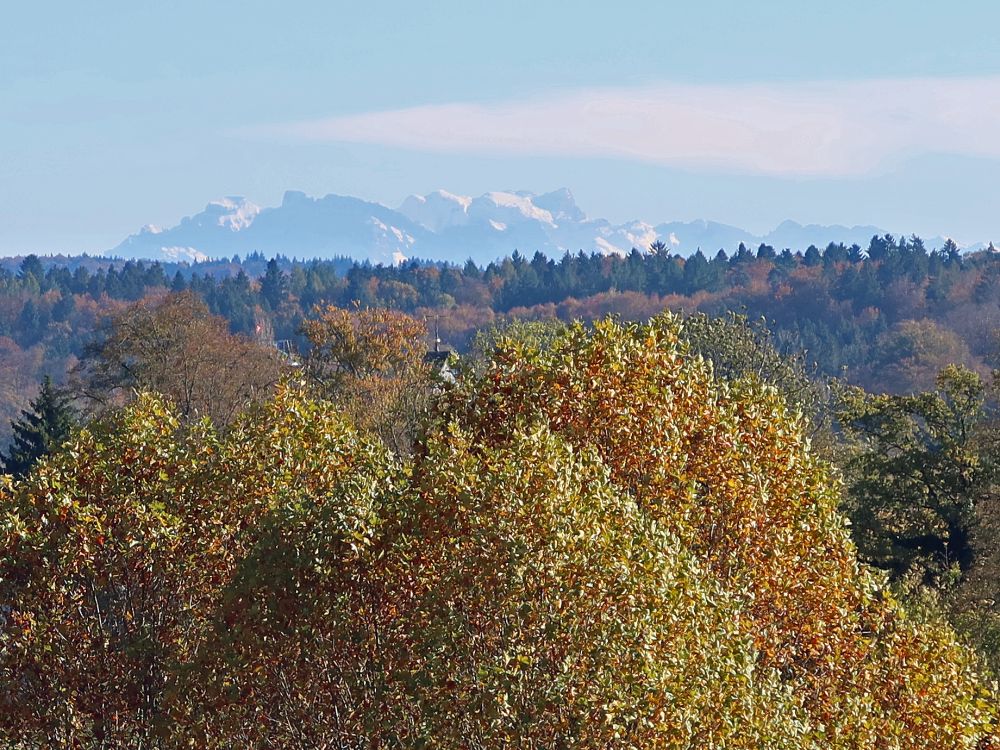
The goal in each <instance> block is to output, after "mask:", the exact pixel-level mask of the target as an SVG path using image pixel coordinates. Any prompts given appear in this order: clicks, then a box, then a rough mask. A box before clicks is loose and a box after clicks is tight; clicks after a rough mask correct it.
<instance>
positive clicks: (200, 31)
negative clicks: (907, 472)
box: [0, 0, 1000, 255]
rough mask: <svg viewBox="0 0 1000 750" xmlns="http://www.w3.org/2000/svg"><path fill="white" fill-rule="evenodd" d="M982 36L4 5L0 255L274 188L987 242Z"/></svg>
mask: <svg viewBox="0 0 1000 750" xmlns="http://www.w3.org/2000/svg"><path fill="white" fill-rule="evenodd" d="M998 27H1000V4H998V3H995V2H987V1H983V2H979V1H978V0H964V1H963V0H955V2H953V3H951V4H948V5H946V4H940V3H933V4H932V3H914V2H912V0H906V1H903V0H866V2H856V1H855V0H842V1H841V2H838V3H819V2H811V1H808V0H796V1H795V2H792V1H786V0H761V2H757V3H748V2H745V0H739V1H737V0H725V1H724V0H701V2H698V3H694V2H671V1H668V0H659V1H657V2H653V1H648V2H635V1H629V0H618V1H617V2H614V3H608V2H590V1H589V0H575V2H568V1H567V2H562V1H561V0H533V1H532V2H528V1H526V0H504V2H489V3H484V2H472V1H471V0H470V1H467V2H453V1H452V0H433V1H432V2H425V3H414V2H412V0H408V1H407V2H382V1H380V0H368V1H367V2H350V3H348V2H343V1H342V0H309V1H306V0H284V1H283V2H280V3H279V2H260V1H257V0H243V1H242V2H230V1H229V0H213V2H211V3H205V2H203V1H202V2H191V1H189V0H172V2H170V3H154V2H151V1H150V0H130V1H129V2H122V1H119V0H101V1H100V2H96V3H81V2H78V0H77V1H74V2H63V1H62V0H59V1H52V0H49V1H47V0H35V2H32V3H27V2H23V0H21V2H11V3H7V4H5V7H4V10H3V14H2V23H0V255H12V254H19V253H23V252H39V253H55V252H71V253H72V252H76V253H78V252H92V253H93V252H99V251H102V250H107V249H108V248H111V247H113V246H115V245H117V244H118V243H119V242H120V241H121V240H122V239H123V238H124V237H125V236H126V235H128V234H130V233H132V232H135V231H137V230H138V228H139V227H141V226H142V225H144V224H147V223H152V224H157V225H161V226H170V225H173V224H176V223H177V222H178V221H179V220H180V219H181V218H182V217H183V216H186V215H190V214H193V213H197V212H198V211H199V210H201V208H202V207H203V206H204V205H205V204H206V203H208V202H209V201H212V200H215V199H218V198H220V197H223V196H227V195H242V196H246V197H247V198H249V199H250V200H252V201H254V202H256V203H259V204H261V205H276V204H277V203H279V202H280V200H281V196H282V194H283V193H284V191H286V190H302V191H305V192H306V193H309V194H311V195H317V196H319V195H325V194H327V193H338V194H343V195H354V196H358V197H361V198H365V199H369V200H375V201H379V202H381V203H384V204H386V205H390V206H396V205H398V204H399V203H400V202H401V201H402V200H403V199H404V198H405V197H406V196H407V195H408V194H410V193H427V192H430V191H431V190H435V189H439V188H441V189H445V190H448V191H450V192H453V193H460V194H466V195H479V194H481V193H484V192H487V191H490V190H531V191H534V192H538V193H541V192H547V191H549V190H553V189H556V188H559V187H568V188H569V189H570V190H572V192H573V193H574V195H575V196H576V199H577V202H578V204H579V205H580V207H581V208H582V209H583V210H584V211H585V212H587V213H588V214H590V215H592V216H601V217H604V218H608V219H610V220H612V221H615V222H621V221H626V220H630V219H643V220H646V221H650V222H654V223H657V222H662V221H689V220H694V219H709V220H715V221H721V222H725V223H729V224H734V225H737V226H740V227H743V228H744V229H747V230H749V231H751V232H755V233H764V232H766V231H767V230H769V229H771V228H773V227H774V226H776V225H777V224H778V223H780V222H781V221H782V220H784V219H793V220H796V221H799V222H802V223H822V224H833V223H838V224H846V225H856V224H872V225H876V226H880V227H884V228H886V229H887V230H889V231H893V232H897V233H906V234H910V233H916V234H919V235H921V236H924V237H933V236H938V235H945V236H952V237H955V238H956V239H957V240H959V241H960V242H966V243H972V242H979V241H987V240H991V239H993V240H1000V211H998V209H1000V180H998V179H997V173H998V166H1000V44H997V43H996V41H995V33H994V32H995V30H996V29H997V28H998Z"/></svg>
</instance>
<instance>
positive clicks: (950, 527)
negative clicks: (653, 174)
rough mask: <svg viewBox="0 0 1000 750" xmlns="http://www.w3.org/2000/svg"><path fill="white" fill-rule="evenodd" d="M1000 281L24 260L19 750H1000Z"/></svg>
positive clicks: (13, 549)
mask: <svg viewBox="0 0 1000 750" xmlns="http://www.w3.org/2000/svg"><path fill="white" fill-rule="evenodd" d="M998 280H1000V255H998V254H997V253H996V252H994V251H993V250H992V248H990V249H989V250H987V251H983V252H979V253H975V254H969V255H963V254H961V253H960V252H959V251H958V249H957V247H955V246H954V245H953V244H950V243H949V245H947V246H946V247H945V248H943V249H942V250H940V251H937V250H935V251H928V250H927V249H926V248H925V247H924V246H923V243H922V242H921V241H920V240H919V239H918V238H916V237H911V238H909V239H905V238H894V237H891V236H885V237H874V238H873V239H872V241H871V243H870V245H869V246H868V247H867V248H861V247H858V246H853V247H844V246H840V245H831V246H828V247H827V248H825V249H822V250H820V249H817V248H814V247H810V248H808V249H806V250H805V251H803V252H791V251H789V250H783V251H780V252H778V251H776V250H775V249H774V248H770V247H768V246H766V245H762V246H760V247H759V248H757V249H755V250H750V249H747V248H745V247H742V246H741V247H740V248H739V250H738V251H737V252H735V253H734V254H733V255H732V256H731V257H730V256H728V255H727V254H726V253H724V252H722V251H720V252H719V253H717V254H716V255H714V256H713V257H711V258H708V257H706V256H705V255H703V254H702V253H700V252H699V253H696V254H695V255H693V256H691V257H690V258H682V257H679V256H676V255H674V254H672V253H671V252H670V251H669V248H667V247H666V246H664V245H662V244H655V245H653V246H652V247H650V248H648V249H647V250H646V251H638V250H636V251H633V253H631V254H630V255H627V256H624V257H619V256H602V255H586V254H582V253H580V254H576V255H572V254H567V255H565V256H564V257H563V258H561V259H558V260H550V259H547V258H545V257H544V256H542V255H541V254H535V255H534V256H533V257H532V258H530V259H528V258H527V257H525V256H522V255H521V254H519V253H514V254H513V255H512V256H510V257H507V258H504V259H502V260H500V261H497V262H495V263H492V264H490V265H488V266H487V267H485V268H481V267H478V266H476V265H475V264H473V263H468V264H466V265H465V266H464V267H454V266H447V265H442V264H435V263H425V262H418V261H411V262H408V263H405V264H403V265H401V266H393V267H383V266H370V265H363V264H353V263H350V262H349V261H346V260H343V259H341V260H336V261H329V262H324V261H310V262H301V261H294V260H289V259H287V258H272V259H266V258H264V257H262V256H260V255H259V254H253V255H251V256H249V257H247V258H245V259H239V258H234V259H232V260H229V261H221V262H213V263H208V264H199V265H196V266H176V267H171V266H165V265H161V264H156V263H152V264H146V263H141V262H131V261H128V262H125V261H108V260H103V259H94V258H80V259H62V258H38V257H35V256H28V257H26V258H19V259H14V260H12V261H10V262H9V263H8V265H7V266H6V269H5V270H0V305H2V306H3V312H2V314H0V325H2V326H4V328H3V330H0V347H2V353H0V368H2V369H3V374H2V377H0V383H2V384H3V388H4V392H3V393H2V394H0V397H2V399H3V409H4V410H5V411H4V413H3V415H0V416H2V417H3V418H4V421H5V424H6V423H9V424H10V430H9V431H8V433H7V439H6V447H5V448H3V449H2V450H0V461H2V468H3V471H4V473H3V474H0V738H3V741H4V742H6V743H7V745H8V746H11V747H14V748H21V747H24V748H34V747H71V746H77V747H87V748H90V747H93V748H126V747H142V748H172V747H182V746H183V747H191V746H196V747H219V748H222V747H329V748H359V747H370V748H413V747H428V748H429V747H437V748H455V750H458V749H460V748H463V749H464V748H505V747H510V748H515V747H517V748H522V747H523V748H583V749H586V748H595V749H596V748H622V749H623V750H624V748H678V749H680V748H692V747H718V748H747V749H748V750H749V749H750V748H761V747H766V748H816V750H819V749H820V748H843V749H844V750H846V749H847V748H870V749H871V750H881V749H882V748H942V749H944V748H969V749H970V750H971V749H977V750H989V749H990V748H997V747H1000V715H998V698H1000V689H998V684H997V678H998V677H1000V607H998V602H1000V545H998V543H997V541H996V540H997V539H998V538H1000V536H998V532H1000V474H998V471H1000V418H998V417H1000V411H998V398H997V390H996V382H995V380H994V377H993V374H992V370H993V367H994V366H995V365H996V364H997V360H998V357H1000V350H998V348H997V346H998V339H997V337H996V334H997V329H1000V287H998V284H997V281H998ZM994 321H997V322H994ZM437 339H441V340H442V341H443V344H444V345H445V348H446V349H450V350H453V351H451V352H450V353H442V352H437V351H436V350H437V349H438V348H439V347H438V346H437V345H436V340H437Z"/></svg>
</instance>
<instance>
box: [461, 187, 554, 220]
mask: <svg viewBox="0 0 1000 750" xmlns="http://www.w3.org/2000/svg"><path fill="white" fill-rule="evenodd" d="M469 214H470V215H472V216H473V217H478V218H483V219H485V220H487V221H489V220H490V219H493V220H494V221H499V222H501V223H504V224H511V223H514V222H518V221H536V222H540V223H542V224H548V225H549V226H551V227H555V226H556V223H555V221H554V220H553V218H552V213H551V212H550V211H546V210H545V209H544V208H539V207H538V206H536V205H535V204H534V203H532V196H531V194H530V193H521V194H518V193H506V192H493V193H486V194H485V195H482V196H480V197H479V198H476V199H475V200H474V201H472V204H471V205H470V206H469Z"/></svg>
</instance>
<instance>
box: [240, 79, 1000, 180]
mask: <svg viewBox="0 0 1000 750" xmlns="http://www.w3.org/2000/svg"><path fill="white" fill-rule="evenodd" d="M254 132H255V133H256V134H257V135H264V134H266V135H270V136H275V135H277V136H281V137H291V138H293V139H296V140H304V141H313V142H346V143H364V144H378V145H384V146H392V147H399V148H407V149H414V150H422V151H433V152H442V153H470V154H501V155H502V154H510V155H546V156H579V157H595V156H596V157H617V158H627V159H633V160H637V161H643V162H652V163H659V164H666V165H675V166H681V167H687V168H692V169H706V168H708V169H714V170H722V171H738V172H749V173H760V174H772V175H791V176H795V175H801V176H850V175H860V174H865V173H869V172H872V171H875V170H878V169H880V168H882V167H884V166H885V165H886V164H888V163H891V162H893V161H896V160H898V159H900V158H904V157H907V156H913V155H919V154H924V153H949V154H961V155H969V156H982V157H990V158H1000V77H983V78H928V79H886V80H870V81H855V82H840V83H830V82H818V83H788V84H755V85H680V84H670V85H659V86H646V87H637V88H605V89H588V90H580V91H576V92H569V93H559V94H555V95H551V96H547V97H534V98H528V99H522V100H511V101H505V102H500V103H496V104H490V105H481V104H463V103H454V104H444V105H430V106H419V107H410V108H406V109H397V110H391V111H383V112H368V113H363V114H354V115H346V116H337V117H330V118H325V119H319V120H310V121H303V122H293V123H285V124H279V125H274V126H267V127H263V128H255V129H254Z"/></svg>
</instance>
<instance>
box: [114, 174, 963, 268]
mask: <svg viewBox="0 0 1000 750" xmlns="http://www.w3.org/2000/svg"><path fill="white" fill-rule="evenodd" d="M876 234H878V235H883V234H885V231H884V230H882V229H880V228H878V227H874V226H855V227H844V226H836V225H835V226H819V225H807V226H803V225H801V224H798V223H796V222H794V221H785V222H783V223H782V224H780V225H779V226H778V227H776V228H775V229H774V230H772V231H771V232H769V233H768V234H766V235H763V236H757V235H754V234H752V233H750V232H747V231H746V230H743V229H740V228H739V227H734V226H729V225H726V224H719V223H716V222H711V221H692V222H676V221H675V222H665V223H661V224H656V225H653V224H649V223H647V222H644V221H638V220H637V221H631V222H626V223H623V224H612V223H611V222H609V221H608V220H607V219H592V218H589V217H587V215H586V214H585V213H584V212H583V211H582V210H581V209H580V207H579V206H578V205H577V204H576V201H575V200H574V198H573V194H572V193H571V192H570V191H569V190H568V189H566V188H562V189H559V190H555V191H553V192H550V193H543V194H541V195H538V194H535V193H530V192H527V191H516V192H499V191H498V192H489V193H485V194H483V195H481V196H479V197H476V198H473V197H468V196H461V195H455V194H452V193H448V192H446V191H444V190H437V191H434V192H432V193H428V194H427V195H411V196H409V197H408V198H407V199H406V200H404V201H403V203H402V204H401V205H400V206H399V208H397V209H392V208H389V207H387V206H383V205H382V204H380V203H374V202H371V201H365V200H361V199H360V198H353V197H350V196H342V195H332V194H331V195H327V196H325V197H323V198H312V197H309V196H307V195H306V194H305V193H302V192H298V191H289V192H287V193H285V196H284V198H283V200H282V202H281V205H280V206H275V207H270V208H263V207H260V206H258V205H256V204H254V203H252V202H250V201H248V200H247V199H246V198H243V197H240V196H231V197H227V198H224V199H222V200H219V201H213V202H212V203H209V204H208V206H206V207H205V209H204V210H203V211H202V212H201V213H198V214H195V215H194V216H189V217H186V218H184V219H182V220H181V222H180V223H179V224H178V225H177V226H174V227H170V228H165V229H164V228H159V227H155V226H145V227H143V228H142V229H141V230H140V231H139V232H138V233H136V234H133V235H131V236H129V237H128V238H126V239H125V240H124V241H123V242H122V243H120V244H119V245H118V246H116V247H114V248H112V249H111V250H109V251H108V253H109V254H111V255H115V256H119V257H125V258H136V259H138V258H146V259H155V260H168V261H178V260H189V261H203V260H207V259H209V258H221V257H228V256H231V255H235V254H240V255H246V254H247V253H251V252H254V251H258V252H261V253H264V254H265V255H276V254H284V255H287V256H292V257H298V258H330V257H342V256H348V257H352V258H355V259H357V260H361V261H365V260H368V261H371V262H373V263H387V264H388V263H399V262H401V261H403V260H406V259H408V258H414V257H418V258H423V259H427V260H441V261H449V262H455V263H462V262H464V261H466V260H467V259H469V258H472V259H473V260H474V261H476V262H477V263H488V262H490V261H492V260H495V259H496V258H498V257H501V256H504V255H509V254H510V253H511V252H513V251H514V250H519V251H521V252H522V253H524V254H531V253H534V252H535V251H536V250H537V251H541V252H543V253H545V254H546V255H548V256H549V257H558V256H561V255H563V254H564V253H566V252H573V253H575V252H577V251H580V250H582V251H584V252H588V253H589V252H595V251H596V252H601V253H618V254H624V253H628V252H630V251H631V249H632V248H633V247H635V248H638V249H640V250H645V249H646V248H648V247H649V245H650V244H652V243H653V242H655V241H657V240H659V241H662V242H663V243H664V244H666V245H668V246H669V247H670V248H671V249H672V250H673V251H674V252H676V253H678V254H680V255H690V254H692V253H694V252H695V251H696V250H697V249H699V248H700V249H701V250H702V251H703V252H704V253H706V254H707V255H709V254H715V253H716V252H717V251H718V250H719V249H725V250H726V251H727V252H731V251H733V250H735V249H736V248H737V247H738V246H739V244H740V243H741V242H743V243H744V244H746V245H747V246H748V247H751V248H756V247H757V246H758V245H759V244H760V243H762V242H763V243H766V244H768V245H772V246H773V247H775V248H776V249H778V250H781V249H783V248H786V247H788V248H791V249H793V250H804V249H805V248H807V247H808V246H809V245H816V246H818V247H825V246H826V245H827V244H829V243H830V242H843V243H844V244H847V245H851V244H854V243H857V244H859V245H861V246H862V247H867V245H868V242H869V240H870V239H871V237H872V236H873V235H876ZM943 242H944V240H943V239H941V238H935V239H933V240H930V241H928V242H927V245H928V247H934V246H939V245H941V244H943Z"/></svg>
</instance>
